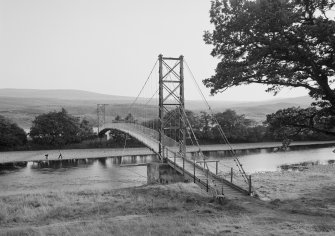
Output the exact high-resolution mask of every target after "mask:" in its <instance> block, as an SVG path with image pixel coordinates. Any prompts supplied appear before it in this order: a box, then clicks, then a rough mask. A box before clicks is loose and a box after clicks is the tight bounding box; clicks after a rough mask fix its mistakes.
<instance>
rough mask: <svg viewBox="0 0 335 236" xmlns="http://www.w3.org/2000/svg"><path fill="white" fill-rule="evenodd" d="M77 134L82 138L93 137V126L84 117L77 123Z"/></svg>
mask: <svg viewBox="0 0 335 236" xmlns="http://www.w3.org/2000/svg"><path fill="white" fill-rule="evenodd" d="M79 129H80V131H79V136H80V138H81V139H82V140H85V139H90V138H93V137H94V133H93V126H92V124H90V122H89V121H88V120H86V119H85V118H84V119H82V120H81V122H80V124H79Z"/></svg>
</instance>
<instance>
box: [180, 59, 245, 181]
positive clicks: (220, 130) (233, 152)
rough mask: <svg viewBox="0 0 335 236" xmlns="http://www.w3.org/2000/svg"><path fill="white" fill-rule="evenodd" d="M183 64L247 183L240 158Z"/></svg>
mask: <svg viewBox="0 0 335 236" xmlns="http://www.w3.org/2000/svg"><path fill="white" fill-rule="evenodd" d="M185 64H186V67H187V69H188V71H189V73H190V74H191V77H192V79H193V81H194V83H195V85H196V86H197V89H198V91H199V93H200V95H201V96H202V99H203V101H204V102H205V104H206V105H207V107H208V110H209V111H210V115H211V116H212V118H213V120H214V122H215V123H216V124H217V127H218V129H219V133H220V135H221V136H222V138H223V140H224V141H225V142H226V144H227V145H228V147H229V149H230V152H231V153H232V156H233V158H234V161H235V163H236V166H237V167H238V169H239V171H240V172H241V174H242V176H243V178H244V180H245V181H246V182H247V183H248V177H247V175H246V173H245V171H244V169H243V167H242V164H241V162H240V160H239V159H238V157H237V155H236V152H235V150H234V149H233V147H232V145H231V144H230V142H229V141H228V138H227V136H226V135H225V133H224V131H223V130H222V127H221V125H220V124H219V122H218V120H217V119H216V117H215V115H214V112H213V110H212V108H211V106H210V105H209V103H208V101H207V99H206V97H205V95H204V94H203V92H202V91H201V88H200V86H199V84H198V83H197V81H196V79H195V76H194V74H193V73H192V71H191V69H190V67H189V66H188V63H187V62H186V60H185Z"/></svg>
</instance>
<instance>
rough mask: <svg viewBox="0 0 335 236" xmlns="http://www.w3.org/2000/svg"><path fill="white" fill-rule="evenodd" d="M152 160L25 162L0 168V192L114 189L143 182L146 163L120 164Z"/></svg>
mask: <svg viewBox="0 0 335 236" xmlns="http://www.w3.org/2000/svg"><path fill="white" fill-rule="evenodd" d="M154 160H156V157H155V156H154V155H148V156H125V157H109V158H97V159H77V160H72V159H71V160H49V161H39V162H28V163H26V165H23V166H21V167H19V168H18V167H16V168H7V167H5V166H2V167H1V168H0V190H1V191H0V194H1V195H3V194H13V193H18V192H19V193H23V192H36V191H37V192H38V191H55V190H56V191H57V190H64V191H66V190H78V189H79V190H82V189H83V190H84V189H90V190H94V189H105V188H107V189H114V188H124V187H132V186H139V185H143V184H146V182H147V179H146V175H147V169H146V166H134V167H120V166H121V165H124V164H143V163H148V162H152V161H154Z"/></svg>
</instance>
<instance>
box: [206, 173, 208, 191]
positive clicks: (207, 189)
mask: <svg viewBox="0 0 335 236" xmlns="http://www.w3.org/2000/svg"><path fill="white" fill-rule="evenodd" d="M206 182H207V189H206V190H207V192H208V171H207V178H206Z"/></svg>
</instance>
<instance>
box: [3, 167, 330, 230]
mask: <svg viewBox="0 0 335 236" xmlns="http://www.w3.org/2000/svg"><path fill="white" fill-rule="evenodd" d="M334 169H335V166H334V165H331V167H330V168H329V170H328V172H327V173H325V174H324V173H323V172H318V173H319V174H318V175H319V179H320V180H321V179H322V178H323V179H325V176H328V175H331V173H333V172H334ZM286 173H288V172H286ZM302 175H304V173H303V174H302ZM314 175H315V170H312V172H308V173H307V175H305V176H306V178H307V179H309V178H310V177H311V176H314ZM333 175H334V174H333ZM333 175H332V177H334V176H333ZM266 176H268V175H267V174H263V176H258V181H259V183H261V184H264V182H262V181H265V182H266V179H267V177H266ZM322 176H323V177H322ZM293 177H295V176H293ZM328 177H329V176H328ZM274 178H275V180H276V181H275V182H276V183H280V181H281V179H280V178H278V176H276V177H274ZM282 179H283V180H284V182H283V184H284V185H285V184H287V182H286V181H287V180H288V179H290V182H291V185H292V188H290V189H286V190H289V191H295V192H299V191H301V190H303V189H305V191H306V192H305V194H302V195H301V196H299V197H297V198H293V199H290V198H289V199H284V200H278V199H277V200H274V201H272V202H267V203H264V202H260V201H254V200H251V199H250V198H247V197H245V198H243V197H242V198H241V199H239V200H238V201H237V200H228V199H226V200H224V201H223V202H221V203H219V202H217V201H214V200H213V198H211V197H209V196H207V195H206V193H205V192H203V191H202V190H200V189H199V188H198V187H197V186H196V185H194V184H172V185H163V186H143V187H137V188H131V189H120V190H105V191H90V190H87V191H77V192H59V191H57V192H47V193H40V194H18V195H13V196H2V197H0V229H1V230H0V235H17V234H19V235H45V234H47V235H226V234H227V235H334V233H335V226H334V224H333V223H334V220H335V196H334V194H331V192H332V193H333V191H334V190H335V186H334V184H333V182H332V181H328V182H327V181H326V182H324V184H325V186H323V187H322V188H319V189H317V188H316V189H313V190H309V191H308V188H307V190H306V187H303V186H302V185H301V184H299V183H298V182H301V183H303V182H305V183H306V179H303V178H302V177H301V178H300V179H299V181H296V182H294V181H293V180H292V176H291V175H288V176H287V177H284V178H282ZM270 180H271V181H274V179H272V178H271V177H270ZM256 181H257V180H256ZM268 186H270V188H271V187H272V186H271V185H268ZM326 186H327V187H326ZM315 190H317V191H315ZM282 191H283V192H285V191H284V190H282ZM324 191H326V192H324ZM283 196H284V195H283ZM317 197H319V198H320V197H321V198H324V200H325V201H324V202H322V201H321V200H320V199H319V200H317Z"/></svg>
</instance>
